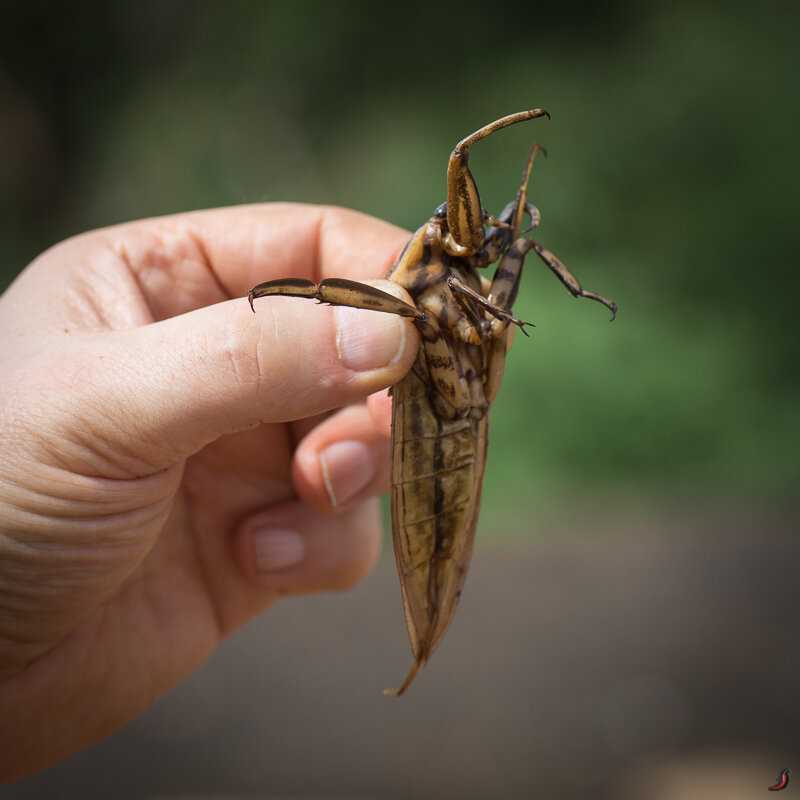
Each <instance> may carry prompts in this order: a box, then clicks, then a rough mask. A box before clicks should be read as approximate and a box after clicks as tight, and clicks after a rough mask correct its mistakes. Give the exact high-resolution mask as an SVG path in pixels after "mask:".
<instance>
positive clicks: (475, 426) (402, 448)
mask: <svg viewBox="0 0 800 800" xmlns="http://www.w3.org/2000/svg"><path fill="white" fill-rule="evenodd" d="M429 387H430V382H429V377H428V372H427V367H426V364H425V355H424V348H421V349H420V354H419V356H418V357H417V362H416V364H415V365H414V368H413V369H412V370H411V371H410V372H409V373H408V375H407V376H406V377H405V378H404V379H403V381H401V382H400V383H399V384H397V385H396V386H394V387H393V389H392V397H393V406H392V534H393V539H394V552H395V558H396V561H397V571H398V574H399V576H400V586H401V589H402V594H403V606H404V609H405V616H406V625H407V627H408V634H409V638H410V640H411V650H412V652H413V654H414V659H415V662H414V665H413V666H412V668H411V671H410V672H409V674H408V676H407V677H406V679H405V681H404V682H403V684H402V686H401V687H400V688H399V689H396V690H391V691H388V690H387V691H388V693H391V694H401V693H402V692H403V691H405V689H406V688H408V686H409V684H410V683H411V681H412V680H413V678H414V676H415V675H416V673H417V671H418V669H419V668H420V666H422V665H423V664H424V663H425V661H427V659H428V658H429V657H430V655H431V653H432V652H433V650H434V649H435V647H436V645H437V644H438V643H439V641H440V640H441V638H442V636H443V635H444V633H445V631H446V630H447V627H448V626H449V624H450V620H451V619H452V618H453V614H454V613H455V609H456V606H457V605H458V600H459V598H460V596H461V590H462V588H463V586H464V581H465V579H466V576H467V570H468V567H469V561H470V558H471V556H472V546H473V541H474V538H475V526H476V523H477V520H478V510H479V506H480V496H481V486H482V483H483V472H484V467H485V461H486V447H487V442H488V424H489V420H488V415H484V416H483V417H482V418H481V419H478V420H475V419H457V420H448V419H442V418H441V417H440V416H439V415H438V414H437V413H436V411H435V409H434V408H433V407H432V405H431V402H430V400H429V394H428V393H429Z"/></svg>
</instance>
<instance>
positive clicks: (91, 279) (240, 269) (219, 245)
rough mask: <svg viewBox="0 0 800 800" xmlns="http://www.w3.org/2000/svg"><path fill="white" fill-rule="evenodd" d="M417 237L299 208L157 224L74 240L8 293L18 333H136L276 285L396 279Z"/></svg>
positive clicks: (323, 209)
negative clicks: (294, 280) (277, 281)
mask: <svg viewBox="0 0 800 800" xmlns="http://www.w3.org/2000/svg"><path fill="white" fill-rule="evenodd" d="M407 239H408V233H407V232H406V231H403V230H401V229H400V228H397V227H395V226H394V225H390V224H388V223H386V222H382V221H381V220H378V219H375V218H373V217H369V216H366V215H364V214H359V213H357V212H355V211H350V210H347V209H341V208H333V207H328V206H311V205H301V204H291V203H267V204H262V205H252V206H236V207H232V208H221V209H212V210H208V211H198V212H193V213H189V214H179V215H175V216H167V217H157V218H154V219H147V220H140V221H138V222H131V223H127V224H125V225H117V226H114V227H110V228H105V229H103V230H98V231H92V232H90V233H87V234H83V235H82V236H77V237H74V238H72V239H68V240H67V241H65V242H62V243H60V244H58V245H56V246H55V247H53V248H51V249H50V250H48V251H47V252H45V253H43V254H42V255H41V256H40V257H39V258H37V259H36V261H34V262H33V264H32V265H31V266H30V267H29V268H28V269H27V270H25V271H24V272H23V273H22V275H21V276H20V277H19V278H18V279H17V281H16V282H15V283H14V284H13V285H12V287H11V289H9V291H8V293H7V298H6V300H7V302H6V311H7V313H8V315H9V318H10V319H11V320H12V322H13V330H14V331H15V332H19V331H22V330H26V329H28V330H35V331H36V332H37V333H38V334H41V333H42V332H43V331H46V330H50V331H52V332H55V333H57V334H58V335H59V336H63V334H64V332H65V331H66V332H70V331H72V330H74V329H75V328H91V329H93V330H97V329H107V328H112V329H116V330H119V329H127V328H131V327H135V326H138V325H143V324H146V323H148V322H152V321H154V320H160V319H166V318H168V317H172V316H175V315H177V314H182V313H184V312H186V311H191V310H193V309H197V308H201V307H203V306H207V305H210V304H212V303H217V302H220V301H222V300H227V299H230V298H232V297H239V296H242V295H245V294H247V292H248V291H249V289H250V288H251V287H252V286H254V285H255V284H257V283H260V282H262V281H265V280H270V279H273V278H281V277H302V278H310V279H312V280H314V281H318V280H320V279H321V278H324V277H340V278H350V279H353V280H362V279H365V278H378V277H382V276H384V275H386V273H387V271H388V269H389V267H390V266H391V264H392V263H393V261H394V260H395V258H396V257H397V255H398V254H399V252H400V250H401V249H402V247H403V245H404V244H405V242H406V240H407Z"/></svg>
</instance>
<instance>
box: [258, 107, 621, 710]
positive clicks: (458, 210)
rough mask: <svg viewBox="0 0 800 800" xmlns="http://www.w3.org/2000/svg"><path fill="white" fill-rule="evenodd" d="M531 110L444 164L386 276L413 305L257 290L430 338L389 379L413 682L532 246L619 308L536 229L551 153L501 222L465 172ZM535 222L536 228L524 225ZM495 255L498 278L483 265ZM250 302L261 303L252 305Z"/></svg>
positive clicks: (458, 580)
mask: <svg viewBox="0 0 800 800" xmlns="http://www.w3.org/2000/svg"><path fill="white" fill-rule="evenodd" d="M549 116H550V115H549V114H548V112H547V111H545V110H544V109H541V108H535V109H531V110H528V111H520V112H518V113H516V114H510V115H508V116H505V117H502V118H501V119H498V120H495V121H494V122H491V123H489V124H488V125H485V126H484V127H482V128H480V129H479V130H477V131H475V132H474V133H473V134H471V135H469V136H467V137H466V138H465V139H463V140H462V141H460V142H459V143H458V144H457V145H456V147H455V149H454V150H453V152H452V153H451V155H450V159H449V162H448V165H447V202H445V203H443V204H442V205H440V206H439V207H438V208H437V209H436V210H435V211H434V213H433V216H432V217H431V218H430V219H429V220H428V221H427V222H425V223H424V224H423V225H422V226H421V227H420V228H419V229H418V230H417V231H416V232H415V233H414V234H413V236H412V237H411V239H410V240H409V242H408V244H407V245H406V247H405V249H404V250H403V252H402V253H401V254H400V256H399V258H398V260H397V262H396V264H395V265H394V266H393V267H392V269H391V271H390V273H389V279H390V280H392V281H395V282H396V283H398V284H400V285H401V286H402V287H404V288H405V289H406V290H407V291H408V293H409V294H410V295H411V297H412V299H413V301H414V304H413V305H411V304H408V303H405V302H403V301H402V300H399V299H397V298H396V297H394V296H393V295H390V294H388V293H386V292H382V291H380V290H379V289H375V288H373V287H371V286H367V285H365V284H361V283H357V282H355V281H350V280H345V279H341V278H328V279H325V280H323V281H321V282H320V283H319V284H315V283H313V282H311V281H308V280H304V279H294V278H287V279H283V280H272V281H267V282H266V283H261V284H259V285H258V286H255V287H253V289H251V290H250V294H249V296H248V299H249V301H250V306H251V308H254V306H253V301H254V300H255V299H256V298H258V297H265V296H270V295H288V296H291V297H305V298H309V299H316V300H317V301H318V302H320V303H328V304H330V305H345V306H353V307H355V308H364V309H372V310H375V311H382V312H385V313H387V314H399V315H401V316H404V317H409V318H410V319H411V320H412V322H413V323H414V324H415V325H416V327H417V329H418V330H419V333H420V335H421V340H422V341H421V346H420V348H419V352H418V354H417V359H416V362H415V363H414V366H413V367H412V369H411V371H410V372H409V373H408V374H407V375H406V377H405V378H403V380H402V381H401V382H400V383H398V384H396V385H395V386H393V387H392V389H391V390H390V391H391V393H392V470H391V473H392V534H393V540H394V551H395V558H396V561H397V571H398V574H399V577H400V588H401V592H402V597H403V607H404V611H405V618H406V626H407V628H408V634H409V638H410V640H411V650H412V653H413V656H414V663H413V664H412V666H411V669H410V670H409V672H408V675H407V676H406V678H405V680H404V681H403V682H402V684H401V685H400V687H399V688H397V689H387V690H386V692H385V693H386V694H391V695H401V694H403V692H405V691H406V689H408V687H409V685H410V684H411V682H412V681H413V680H414V677H415V676H416V674H417V672H418V671H419V669H420V667H421V666H423V665H424V664H425V663H426V662H427V661H428V659H429V658H430V656H431V654H432V653H433V651H434V649H435V648H436V646H437V645H438V644H439V642H440V641H441V639H442V637H443V636H444V633H445V631H446V630H447V628H448V626H449V624H450V621H451V619H452V618H453V614H454V613H455V609H456V606H457V604H458V601H459V598H460V596H461V590H462V588H463V585H464V581H465V578H466V575H467V569H468V567H469V562H470V558H471V555H472V547H473V540H474V537H475V527H476V523H477V520H478V509H479V505H480V496H481V485H482V482H483V474H484V469H485V466H486V448H487V443H488V421H489V418H488V410H489V406H490V404H491V402H492V401H493V400H494V398H495V395H496V394H497V391H498V389H499V387H500V381H501V378H502V376H503V371H504V367H505V358H506V351H507V349H508V345H509V343H510V334H511V332H512V331H513V328H512V327H511V326H512V325H513V326H516V327H518V328H520V329H521V330H522V331H523V333H525V334H526V335H527V332H526V331H525V326H526V325H528V324H530V323H526V322H523V321H522V320H519V319H517V318H516V317H515V316H513V314H512V313H511V308H512V306H513V304H514V300H515V299H516V296H517V289H518V287H519V281H520V277H521V273H522V265H523V262H524V260H525V257H526V255H527V254H528V253H529V252H531V251H533V252H534V253H536V255H537V256H538V257H539V258H540V259H541V260H542V261H543V262H544V263H545V265H546V266H547V267H548V268H549V269H550V270H551V271H552V272H553V273H554V274H555V276H556V277H557V278H558V279H559V280H560V281H561V282H562V283H563V284H564V286H565V287H566V288H567V289H568V290H569V291H570V293H571V294H572V295H573V296H575V297H586V298H589V299H591V300H596V301H598V302H600V303H602V304H603V305H605V306H606V307H607V308H608V309H609V310H610V311H611V319H612V320H613V319H614V317H615V316H616V313H617V306H616V304H615V303H613V302H611V301H610V300H606V299H605V298H604V297H602V296H601V295H599V294H596V293H594V292H589V291H586V290H584V289H583V288H581V285H580V283H579V282H578V281H577V280H576V278H575V277H574V276H573V275H572V274H571V273H570V272H569V270H568V269H567V268H566V267H565V266H564V264H563V263H562V262H561V261H560V260H559V259H558V258H557V257H556V256H555V255H554V254H553V253H551V252H550V251H549V250H547V249H546V248H544V247H543V246H542V245H541V244H539V243H538V242H536V241H535V240H533V239H531V238H529V237H528V236H527V234H528V233H529V232H530V231H531V230H533V229H534V228H536V227H537V226H538V225H539V222H540V219H541V215H540V213H539V210H538V209H537V208H536V207H535V206H533V205H531V204H530V203H529V202H528V182H529V180H530V176H531V170H532V168H533V164H534V161H535V159H536V157H537V155H538V154H539V153H542V152H544V151H543V149H542V148H541V147H540V146H539V145H538V144H535V145H533V147H532V148H531V150H530V153H529V155H528V158H527V161H526V163H525V168H524V170H523V174H522V181H521V183H520V185H519V188H518V190H517V194H516V197H515V198H514V199H513V200H512V201H511V202H510V203H508V205H506V206H505V208H504V209H503V210H502V211H501V212H500V214H499V215H498V216H497V217H494V216H492V215H490V214H489V213H487V211H486V210H485V209H484V208H483V206H482V205H481V200H480V196H479V194H478V187H477V185H476V183H475V179H474V177H473V175H472V173H471V171H470V169H469V155H470V148H471V147H472V146H473V145H474V144H475V143H476V142H479V141H480V140H482V139H485V138H486V137H487V136H490V135H491V134H492V133H494V132H495V131H498V130H500V129H502V128H506V127H508V126H509V125H514V124H516V123H518V122H523V121H526V120H532V119H536V118H539V117H548V118H549ZM526 220H527V227H525V223H526ZM497 261H499V265H498V267H497V269H496V271H495V273H494V277H493V279H492V280H491V281H489V280H488V279H487V278H485V277H483V276H482V275H481V273H480V272H479V270H480V269H482V268H485V267H488V266H489V265H490V264H493V263H494V262H497ZM254 310H255V309H254Z"/></svg>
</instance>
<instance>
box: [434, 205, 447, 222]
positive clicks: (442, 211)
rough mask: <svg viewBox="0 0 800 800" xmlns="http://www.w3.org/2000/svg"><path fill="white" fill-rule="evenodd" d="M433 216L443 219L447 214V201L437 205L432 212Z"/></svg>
mask: <svg viewBox="0 0 800 800" xmlns="http://www.w3.org/2000/svg"><path fill="white" fill-rule="evenodd" d="M433 216H434V217H438V218H439V219H444V218H445V217H446V216H447V203H446V202H444V203H442V204H441V205H440V206H437V208H436V211H434V212H433Z"/></svg>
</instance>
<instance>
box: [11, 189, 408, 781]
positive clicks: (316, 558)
mask: <svg viewBox="0 0 800 800" xmlns="http://www.w3.org/2000/svg"><path fill="white" fill-rule="evenodd" d="M407 238H408V233H407V232H405V231H402V230H400V229H398V228H395V227H393V226H390V225H388V224H386V223H383V222H380V221H378V220H375V219H371V218H369V217H366V216H364V215H361V214H357V213H355V212H351V211H345V210H342V209H333V208H325V207H316V206H301V205H290V204H274V205H273V204H270V205H260V206H244V207H238V208H231V209H219V210H213V211H204V212H197V213H194V214H187V215H178V216H173V217H164V218H159V219H153V220H145V221H142V222H135V223H130V224H127V225H121V226H117V227H114V228H108V229H105V230H100V231H94V232H92V233H88V234H84V235H82V236H79V237H76V238H74V239H70V240H67V241H65V242H62V243H61V244H59V245H57V246H55V247H53V248H52V249H50V250H48V251H47V252H46V253H44V254H43V255H41V256H40V257H39V258H37V259H36V260H35V261H34V262H33V263H32V264H31V265H30V266H29V267H27V269H26V270H24V271H23V273H22V274H21V275H20V277H19V278H18V279H17V280H16V281H15V283H14V284H12V286H11V287H10V288H9V289H8V291H7V292H6V293H5V294H4V295H3V296H2V297H0V343H2V344H1V345H0V387H2V388H0V742H2V747H0V778H2V779H4V780H13V779H15V778H18V777H20V776H23V775H26V774H30V773H32V772H35V771H37V770H40V769H43V768H45V767H47V766H50V765H52V764H53V763H55V762H56V761H58V760H59V759H61V758H64V757H65V756H67V755H69V754H70V753H72V752H74V751H76V750H78V749H81V748H83V747H85V746H87V745H89V744H91V743H92V742H96V741H98V740H99V739H102V738H103V737H105V736H107V735H109V734H110V733H112V732H113V731H114V730H116V729H117V728H119V727H121V726H122V725H123V724H125V723H126V722H127V721H129V720H130V719H132V718H133V717H135V716H136V715H138V714H140V713H141V712H142V711H144V710H145V709H146V708H147V707H148V706H149V705H150V704H151V703H153V701H154V700H155V699H156V698H157V697H159V696H160V695H161V694H163V693H164V692H166V691H167V690H168V689H169V688H171V687H172V686H174V685H175V684H176V683H178V682H179V681H180V680H181V679H182V678H184V677H185V676H187V675H188V674H190V673H191V672H192V670H194V669H195V668H196V667H197V666H198V665H199V664H201V663H202V662H203V661H204V659H205V658H206V657H207V656H208V655H209V654H210V653H211V651H212V650H213V649H214V648H215V647H216V646H217V645H219V643H220V642H221V641H222V639H224V637H225V636H227V635H228V634H230V633H231V632H232V631H234V630H235V629H236V628H238V627H239V626H241V625H242V624H244V623H245V622H247V621H248V620H249V619H251V618H252V617H254V616H255V615H257V614H259V613H260V612H262V611H264V610H265V609H267V608H268V607H269V606H270V605H271V604H272V603H273V602H274V601H275V600H276V599H277V598H279V597H281V596H283V595H293V594H305V593H313V592H325V591H332V590H342V589H347V588H349V587H351V586H352V585H353V584H354V583H356V582H357V581H358V580H359V579H360V578H361V577H363V576H364V575H365V574H366V573H367V572H368V571H369V569H370V568H371V566H372V565H373V564H374V562H375V560H376V558H377V555H378V551H379V546H380V525H379V515H378V507H377V501H376V500H375V496H376V495H378V494H381V493H383V492H384V491H386V489H387V486H388V468H389V466H388V465H389V457H388V453H389V434H390V431H389V428H390V421H389V420H390V409H389V402H388V400H387V399H386V398H385V396H383V395H382V394H381V395H378V394H375V393H378V392H380V390H382V389H384V388H385V387H387V386H390V385H391V384H393V383H396V382H398V381H399V380H400V379H401V378H402V377H403V376H404V375H405V373H406V372H407V371H408V369H409V368H410V367H411V365H412V363H413V361H414V358H415V355H416V351H417V345H418V338H417V334H416V331H415V329H414V326H413V324H412V323H411V322H410V321H408V320H407V319H403V318H401V317H398V316H395V315H391V314H380V313H374V312H370V311H358V310H353V309H332V308H329V307H327V306H323V307H318V308H315V307H313V306H310V305H309V304H308V302H307V301H302V300H295V299H289V298H276V299H274V300H273V301H271V302H270V303H264V304H263V305H262V306H261V307H259V313H258V314H256V315H254V314H253V313H252V312H251V310H250V308H249V306H248V303H247V300H246V299H245V297H244V296H245V295H246V294H247V292H248V290H249V289H250V287H252V286H254V285H255V284H257V283H259V282H261V281H265V280H269V279H270V278H278V277H286V276H291V277H302V278H308V279H311V280H314V281H319V280H320V279H322V278H325V277H344V278H350V279H353V280H359V281H367V282H369V283H372V284H373V285H375V286H378V287H380V288H381V289H383V290H385V291H389V292H391V293H392V294H394V295H395V296H397V297H399V298H401V299H403V300H405V301H406V302H409V301H410V298H409V297H408V295H407V294H405V292H404V291H403V290H402V289H401V288H400V287H398V286H396V285H394V284H391V283H389V282H388V281H384V280H373V279H376V278H377V277H378V276H381V275H385V274H386V272H387V271H388V269H389V267H390V266H391V264H392V263H393V262H394V260H395V258H396V257H397V255H398V253H399V252H400V250H401V249H402V247H403V245H404V244H405V242H406V240H407Z"/></svg>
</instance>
